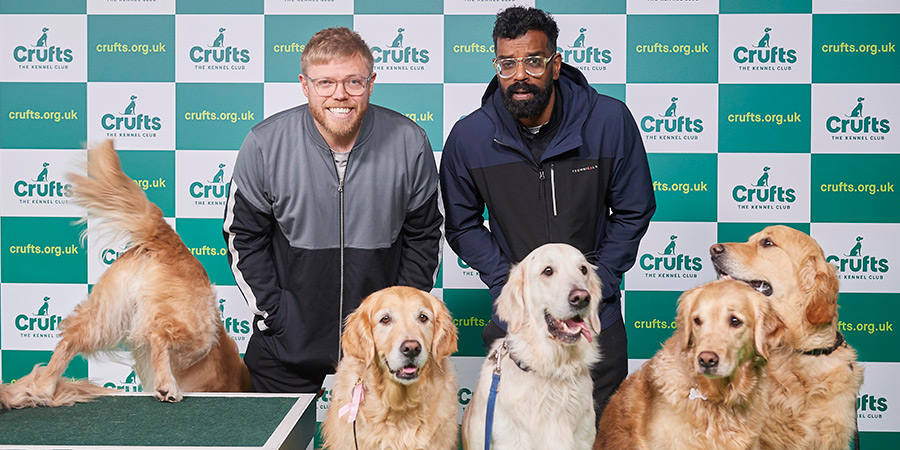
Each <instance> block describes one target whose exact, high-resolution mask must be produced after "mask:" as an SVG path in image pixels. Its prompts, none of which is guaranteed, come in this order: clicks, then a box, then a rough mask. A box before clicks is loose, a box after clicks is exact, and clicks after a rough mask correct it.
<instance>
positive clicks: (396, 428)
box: [322, 286, 459, 450]
mask: <svg viewBox="0 0 900 450" xmlns="http://www.w3.org/2000/svg"><path fill="white" fill-rule="evenodd" d="M457 339H458V337H457V333H456V326H455V325H454V324H453V318H452V317H450V312H449V311H448V310H447V307H446V305H444V302H442V301H440V300H438V299H437V298H436V297H434V296H433V295H431V294H428V293H425V292H422V291H420V290H418V289H415V288H411V287H405V286H395V287H390V288H386V289H382V290H380V291H378V292H375V293H374V294H372V295H370V296H368V297H366V298H365V299H363V301H362V303H361V304H360V305H359V308H357V309H356V311H354V312H353V313H351V314H350V315H349V316H347V323H346V327H345V328H344V333H343V335H342V338H341V348H342V349H343V352H344V356H343V358H342V359H341V362H340V363H339V364H338V367H337V373H335V376H334V384H333V385H332V389H331V392H332V394H331V407H329V408H328V413H327V415H326V417H325V423H324V424H323V429H322V431H323V435H324V440H325V448H328V449H332V450H344V449H357V448H359V449H363V448H365V449H396V450H404V449H409V450H420V449H437V450H445V449H456V448H457V446H458V441H459V437H458V435H459V427H458V426H457V422H456V415H457V412H458V407H457V397H456V395H457V389H458V383H457V379H456V369H455V367H454V365H453V363H452V362H451V361H450V355H452V354H453V353H455V352H456V348H457ZM357 391H358V392H359V393H360V394H361V396H360V397H359V398H357V399H356V401H354V394H356V393H357ZM356 409H358V411H354V410H356ZM347 410H350V412H349V413H346V411H347ZM342 412H345V413H344V414H342ZM354 415H355V418H354ZM354 419H355V420H354Z"/></svg>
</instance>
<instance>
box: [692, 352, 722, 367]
mask: <svg viewBox="0 0 900 450" xmlns="http://www.w3.org/2000/svg"><path fill="white" fill-rule="evenodd" d="M697 360H698V361H700V367H703V368H706V369H711V368H713V367H716V366H718V365H719V355H717V354H716V352H700V354H699V355H698V356H697Z"/></svg>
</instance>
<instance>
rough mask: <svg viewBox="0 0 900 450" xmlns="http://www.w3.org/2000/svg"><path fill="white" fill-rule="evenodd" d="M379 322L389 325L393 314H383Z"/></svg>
mask: <svg viewBox="0 0 900 450" xmlns="http://www.w3.org/2000/svg"><path fill="white" fill-rule="evenodd" d="M379 322H381V323H383V324H385V325H387V324H389V323H391V316H389V315H387V314H385V315H383V316H381V320H379Z"/></svg>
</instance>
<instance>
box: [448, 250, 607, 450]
mask: <svg viewBox="0 0 900 450" xmlns="http://www.w3.org/2000/svg"><path fill="white" fill-rule="evenodd" d="M599 302H600V279H599V277H597V274H596V273H595V267H594V266H592V265H591V264H590V263H588V261H587V260H586V259H585V258H584V256H583V255H582V254H581V252H579V251H578V250H577V249H576V248H574V247H572V246H570V245H566V244H546V245H543V246H541V247H538V248H536V249H535V250H533V251H532V252H531V253H529V254H528V255H527V256H526V257H525V259H523V260H522V261H521V262H520V263H518V264H517V265H515V266H514V267H513V268H512V269H510V272H509V278H508V280H507V282H506V285H505V286H504V287H503V291H502V292H501V293H500V296H499V297H498V298H497V315H498V316H500V318H501V319H503V320H504V321H505V322H506V323H507V326H508V327H507V332H508V334H507V336H506V338H505V339H498V340H497V341H496V342H494V343H493V344H492V346H491V350H490V351H489V352H488V358H486V359H485V361H484V364H483V365H482V367H481V372H480V374H479V376H478V381H477V383H476V385H475V392H474V393H473V395H472V399H471V401H470V402H469V405H468V407H467V408H466V411H465V413H464V415H463V422H462V434H463V448H466V449H470V450H474V449H480V448H484V441H485V434H486V433H485V421H486V420H487V403H488V397H489V394H490V387H491V381H492V374H493V373H494V371H495V370H496V369H497V368H498V367H499V370H500V375H501V379H500V383H499V388H498V393H497V395H496V405H495V409H494V413H493V422H492V432H491V437H490V440H491V442H490V444H491V448H492V449H496V450H503V449H517V450H519V449H550V448H559V449H567V450H577V449H589V448H591V444H592V443H593V442H594V435H595V434H596V421H595V416H594V398H593V395H592V392H593V383H592V381H591V374H590V368H591V365H593V364H594V363H596V362H597V361H599V360H600V354H599V350H598V348H597V342H596V341H594V339H593V338H594V337H596V336H597V335H598V334H599V333H600V318H599V316H598V311H599Z"/></svg>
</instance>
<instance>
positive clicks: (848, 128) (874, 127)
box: [825, 97, 891, 140]
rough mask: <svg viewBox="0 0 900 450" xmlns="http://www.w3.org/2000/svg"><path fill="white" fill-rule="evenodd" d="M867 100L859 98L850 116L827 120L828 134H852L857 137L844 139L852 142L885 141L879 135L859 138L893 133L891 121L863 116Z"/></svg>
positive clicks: (833, 117)
mask: <svg viewBox="0 0 900 450" xmlns="http://www.w3.org/2000/svg"><path fill="white" fill-rule="evenodd" d="M865 100H866V99H865V97H857V98H856V105H855V106H854V107H853V110H851V111H850V114H844V117H840V116H839V115H837V114H835V115H833V116H830V117H829V118H828V119H826V120H825V128H826V129H827V130H828V132H829V133H832V134H838V133H840V134H848V133H852V134H854V135H855V136H843V137H844V138H846V139H851V140H866V139H872V140H884V136H878V135H873V136H859V135H860V134H863V133H865V134H869V133H874V134H878V133H884V134H886V133H888V132H889V131H891V122H890V120H888V119H879V118H878V117H875V116H867V115H864V114H863V102H864V101H865ZM848 109H849V108H848Z"/></svg>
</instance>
